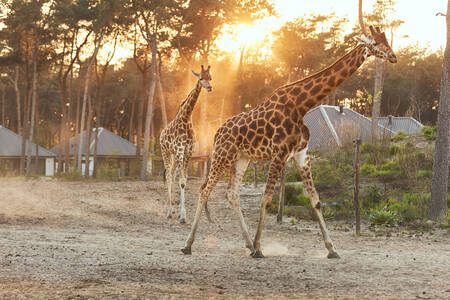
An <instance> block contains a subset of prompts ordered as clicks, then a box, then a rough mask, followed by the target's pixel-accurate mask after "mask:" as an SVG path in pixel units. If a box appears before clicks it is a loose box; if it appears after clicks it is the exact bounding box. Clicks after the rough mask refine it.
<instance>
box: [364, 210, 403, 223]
mask: <svg viewBox="0 0 450 300" xmlns="http://www.w3.org/2000/svg"><path fill="white" fill-rule="evenodd" d="M369 221H370V223H371V225H391V226H393V225H396V224H397V222H398V216H397V214H396V213H395V212H394V211H391V210H389V209H388V208H387V207H386V206H384V207H383V208H381V209H371V210H370V213H369Z"/></svg>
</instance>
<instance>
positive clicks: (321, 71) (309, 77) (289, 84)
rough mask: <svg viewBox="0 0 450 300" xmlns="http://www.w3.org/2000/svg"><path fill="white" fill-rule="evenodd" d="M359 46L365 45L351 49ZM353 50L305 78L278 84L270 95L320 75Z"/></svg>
mask: <svg viewBox="0 0 450 300" xmlns="http://www.w3.org/2000/svg"><path fill="white" fill-rule="evenodd" d="M360 47H365V45H364V44H359V45H358V46H356V47H355V48H353V50H356V49H357V48H360ZM353 50H352V51H349V52H348V53H346V54H345V55H343V56H341V57H340V58H339V59H337V60H336V61H335V62H334V63H332V64H331V65H329V66H328V67H326V68H323V69H322V70H320V71H318V72H316V73H313V74H311V75H309V76H307V77H305V78H302V79H299V80H297V81H294V82H291V83H288V84H285V85H282V86H280V87H279V88H277V89H276V90H274V91H273V92H272V93H271V95H272V94H274V93H276V92H277V91H278V90H281V89H284V88H287V87H290V86H293V85H296V84H299V83H300V82H302V81H306V80H308V79H311V78H313V77H315V76H318V75H321V74H322V73H325V72H326V71H327V70H329V69H332V68H333V67H334V66H335V65H336V64H337V63H339V62H340V61H341V60H343V59H345V58H346V57H348V56H350V55H351V53H352V52H353Z"/></svg>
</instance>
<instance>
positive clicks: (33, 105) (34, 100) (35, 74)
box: [26, 32, 39, 176]
mask: <svg viewBox="0 0 450 300" xmlns="http://www.w3.org/2000/svg"><path fill="white" fill-rule="evenodd" d="M38 46H39V44H38V36H37V32H35V36H34V48H33V90H32V95H33V96H32V102H31V121H30V137H29V143H30V144H29V145H28V149H27V152H28V153H27V167H26V169H27V172H26V174H27V176H30V175H31V153H32V151H33V149H32V147H31V146H32V144H31V143H32V142H33V134H34V117H35V111H36V103H37V81H38V72H37V60H38Z"/></svg>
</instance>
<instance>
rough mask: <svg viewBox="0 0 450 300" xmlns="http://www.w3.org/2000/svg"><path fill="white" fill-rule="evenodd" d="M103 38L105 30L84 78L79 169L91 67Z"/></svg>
mask: <svg viewBox="0 0 450 300" xmlns="http://www.w3.org/2000/svg"><path fill="white" fill-rule="evenodd" d="M102 40H103V31H102V33H101V34H100V37H99V40H98V41H97V43H96V45H95V49H94V53H93V54H92V56H91V58H90V60H89V63H88V66H87V69H86V77H85V79H84V93H83V106H82V109H81V123H80V134H79V143H78V154H77V167H78V170H79V171H81V155H82V149H83V148H82V147H83V140H84V123H85V118H86V104H87V97H88V91H89V80H90V78H91V68H92V64H93V62H94V60H95V58H96V57H97V53H98V49H99V48H100V45H101V44H102Z"/></svg>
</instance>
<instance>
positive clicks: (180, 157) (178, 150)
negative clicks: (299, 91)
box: [159, 65, 212, 223]
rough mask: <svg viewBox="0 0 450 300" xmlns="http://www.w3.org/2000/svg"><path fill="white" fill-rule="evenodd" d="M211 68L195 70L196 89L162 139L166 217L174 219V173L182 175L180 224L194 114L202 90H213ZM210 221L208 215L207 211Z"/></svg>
mask: <svg viewBox="0 0 450 300" xmlns="http://www.w3.org/2000/svg"><path fill="white" fill-rule="evenodd" d="M210 69H211V67H210V66H208V68H207V69H206V70H205V69H204V68H203V65H202V70H201V71H200V73H197V72H195V71H192V73H193V74H194V75H195V76H196V77H198V81H197V83H196V84H195V87H194V89H193V90H192V91H191V92H190V93H189V95H188V96H187V98H186V99H184V101H183V102H182V103H181V105H180V107H179V108H178V112H177V114H176V116H175V118H174V119H173V120H172V121H171V122H170V123H169V124H168V125H167V127H166V128H164V129H163V131H162V132H161V135H160V137H159V140H160V144H161V152H162V157H163V161H164V168H165V170H164V172H165V174H164V176H165V179H166V180H167V189H168V193H169V198H168V204H169V208H168V211H167V218H171V217H172V182H173V180H174V177H175V171H176V170H178V173H179V186H180V191H181V202H180V214H179V218H180V222H181V223H185V222H186V209H185V207H184V190H185V188H186V180H187V168H188V163H189V159H190V158H191V154H192V148H193V145H194V129H193V125H192V119H191V116H192V111H193V110H194V106H195V103H197V99H198V96H199V95H200V92H201V90H202V88H205V89H206V90H207V91H208V92H211V91H212V87H211V85H210V83H209V82H210V80H211V74H210V72H209V70H210ZM205 211H206V213H207V217H208V219H209V220H211V219H210V217H209V212H208V210H207V208H205Z"/></svg>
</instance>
